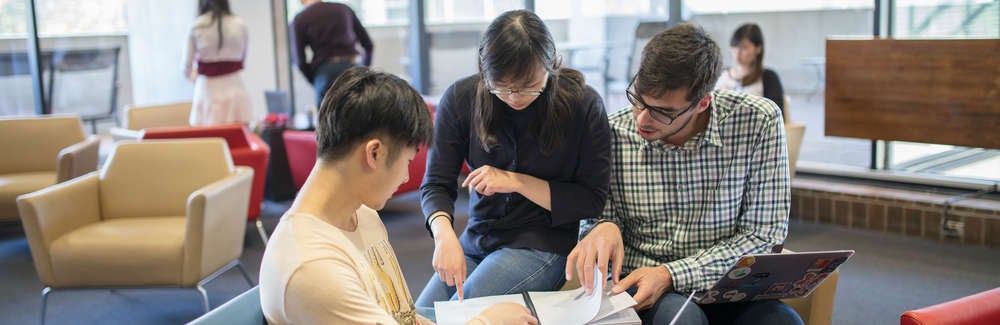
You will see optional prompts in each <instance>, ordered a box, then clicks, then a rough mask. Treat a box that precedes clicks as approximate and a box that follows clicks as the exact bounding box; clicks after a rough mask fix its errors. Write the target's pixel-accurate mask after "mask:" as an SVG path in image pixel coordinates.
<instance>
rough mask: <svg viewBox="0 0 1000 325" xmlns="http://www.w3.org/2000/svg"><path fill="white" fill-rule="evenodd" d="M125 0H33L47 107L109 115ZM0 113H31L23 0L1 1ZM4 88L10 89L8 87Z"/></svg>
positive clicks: (91, 115) (114, 96)
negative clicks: (0, 91)
mask: <svg viewBox="0 0 1000 325" xmlns="http://www.w3.org/2000/svg"><path fill="white" fill-rule="evenodd" d="M124 3H125V1H124V0H98V1H75V0H39V1H36V2H35V5H36V7H35V15H36V23H37V26H38V34H39V48H40V53H39V56H38V58H39V61H40V64H41V67H42V71H41V80H42V83H43V88H44V90H43V94H42V97H43V101H44V106H45V110H46V111H48V112H51V113H57V114H58V113H69V114H79V115H82V116H84V117H85V118H87V119H96V118H98V117H99V116H105V117H108V118H110V117H113V115H111V114H112V111H113V109H114V106H116V105H117V102H118V92H117V91H118V87H117V84H118V81H119V80H118V79H117V74H118V73H119V70H118V68H119V66H120V63H121V61H119V58H120V53H121V52H122V50H123V47H124V44H125V42H126V40H125V36H124V34H123V33H124V32H125V15H124V10H125V6H124ZM0 8H2V10H0V44H2V45H0V49H3V50H4V51H5V52H6V54H0V60H2V61H6V63H7V66H6V69H2V70H4V71H2V72H0V84H3V86H2V87H0V88H2V89H4V90H3V92H4V96H3V97H4V99H3V100H0V114H3V115H27V114H34V113H36V112H35V110H34V103H33V97H32V89H31V82H30V80H31V76H30V72H29V70H28V69H27V67H28V66H27V48H26V47H25V46H24V44H25V37H27V21H28V20H27V11H26V9H27V1H23V0H8V1H0ZM8 92H9V93H8Z"/></svg>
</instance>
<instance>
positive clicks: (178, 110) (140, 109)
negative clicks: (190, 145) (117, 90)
mask: <svg viewBox="0 0 1000 325" xmlns="http://www.w3.org/2000/svg"><path fill="white" fill-rule="evenodd" d="M191 105H192V104H191V102H181V103H173V104H164V105H150V106H132V107H125V123H124V125H123V126H124V127H125V128H126V129H129V130H136V131H138V130H142V129H145V128H155V127H165V126H185V125H189V123H188V119H189V118H190V117H191Z"/></svg>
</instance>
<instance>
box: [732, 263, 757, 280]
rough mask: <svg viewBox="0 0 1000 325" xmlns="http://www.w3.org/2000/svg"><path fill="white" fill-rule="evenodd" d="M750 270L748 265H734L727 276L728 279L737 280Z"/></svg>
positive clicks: (748, 273)
mask: <svg viewBox="0 0 1000 325" xmlns="http://www.w3.org/2000/svg"><path fill="white" fill-rule="evenodd" d="M752 271H753V270H751V269H750V268H749V267H746V266H738V267H734V268H733V270H732V271H729V274H728V275H727V276H728V277H729V278H730V279H733V280H739V279H742V278H745V277H746V276H747V275H750V273H751V272H752Z"/></svg>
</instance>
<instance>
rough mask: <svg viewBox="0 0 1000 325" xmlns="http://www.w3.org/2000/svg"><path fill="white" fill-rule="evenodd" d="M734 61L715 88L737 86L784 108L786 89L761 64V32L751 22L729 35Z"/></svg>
mask: <svg viewBox="0 0 1000 325" xmlns="http://www.w3.org/2000/svg"><path fill="white" fill-rule="evenodd" d="M729 46H730V48H731V49H732V53H733V60H735V61H736V64H735V65H733V66H732V67H729V68H727V69H726V70H724V71H723V72H722V75H721V76H719V81H718V82H717V83H716V84H715V88H717V89H729V90H739V91H743V92H747V93H750V94H752V95H757V96H761V97H765V98H767V99H770V100H771V101H773V102H774V103H775V104H778V107H779V108H781V109H782V110H784V109H785V90H784V89H783V88H782V87H781V79H779V78H778V74H777V73H776V72H774V70H771V69H767V68H764V33H763V32H761V30H760V26H757V24H754V23H747V24H743V25H741V26H740V27H739V28H737V29H736V31H735V32H733V37H732V38H730V39H729Z"/></svg>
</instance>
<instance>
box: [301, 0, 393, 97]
mask: <svg viewBox="0 0 1000 325" xmlns="http://www.w3.org/2000/svg"><path fill="white" fill-rule="evenodd" d="M302 5H303V6H305V8H304V9H302V12H299V14H298V15H295V19H294V20H292V26H291V28H289V30H290V41H291V44H292V60H294V62H295V64H296V65H298V67H299V71H302V75H304V76H305V77H306V80H309V82H310V83H312V85H313V89H315V90H316V107H319V104H320V102H321V101H322V100H323V94H325V93H326V90H327V89H328V88H330V85H331V84H333V81H334V80H337V77H339V76H340V74H341V73H344V70H347V69H348V68H350V67H353V66H355V65H357V64H358V63H359V61H358V54H359V53H358V50H357V48H356V45H357V44H361V47H362V48H363V49H364V50H365V53H363V54H364V55H362V56H361V60H360V63H361V64H363V65H364V66H366V67H367V66H371V64H372V53H373V52H372V51H373V50H374V45H372V39H371V37H369V36H368V31H367V30H365V27H364V26H362V25H361V21H360V20H358V16H357V15H355V14H354V10H351V7H348V6H347V5H344V4H340V3H326V2H322V1H320V0H302ZM306 46H309V47H310V48H311V49H312V53H313V55H312V61H309V62H306V53H305V49H306Z"/></svg>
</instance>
